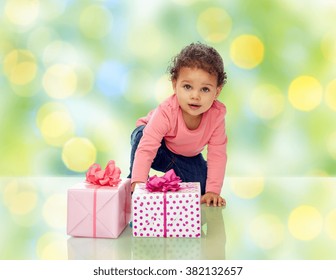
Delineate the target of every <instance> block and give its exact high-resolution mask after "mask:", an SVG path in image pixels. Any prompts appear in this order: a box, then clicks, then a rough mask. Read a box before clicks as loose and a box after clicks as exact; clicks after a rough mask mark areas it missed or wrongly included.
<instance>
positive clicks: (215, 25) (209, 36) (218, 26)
mask: <svg viewBox="0 0 336 280" xmlns="http://www.w3.org/2000/svg"><path fill="white" fill-rule="evenodd" d="M231 26H232V20H231V17H230V16H229V15H228V13H227V12H226V11H225V10H224V9H221V8H214V7H212V8H208V9H206V10H205V11H203V12H202V13H201V14H200V15H199V17H198V20H197V30H198V32H199V33H200V34H201V36H202V37H203V38H204V39H205V40H206V41H208V42H211V43H219V42H222V41H224V40H225V39H226V38H227V37H228V35H229V34H230V31H231Z"/></svg>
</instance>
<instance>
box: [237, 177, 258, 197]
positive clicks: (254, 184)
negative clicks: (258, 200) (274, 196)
mask: <svg viewBox="0 0 336 280" xmlns="http://www.w3.org/2000/svg"><path fill="white" fill-rule="evenodd" d="M231 189H232V191H233V192H234V193H235V194H236V195H237V196H238V197H240V198H244V199H252V198H255V197H256V196H258V195H260V194H261V193H262V191H263V190H264V178H263V177H251V178H239V179H232V183H231Z"/></svg>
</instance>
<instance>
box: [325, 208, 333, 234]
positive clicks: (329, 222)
mask: <svg viewBox="0 0 336 280" xmlns="http://www.w3.org/2000/svg"><path fill="white" fill-rule="evenodd" d="M325 229H326V232H327V234H328V236H329V237H330V238H331V239H333V240H336V209H334V210H332V211H330V212H329V213H328V215H327V217H326V220H325Z"/></svg>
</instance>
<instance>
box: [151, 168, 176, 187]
mask: <svg viewBox="0 0 336 280" xmlns="http://www.w3.org/2000/svg"><path fill="white" fill-rule="evenodd" d="M181 182H182V180H181V179H180V177H179V176H176V174H175V172H174V170H173V169H170V170H169V171H168V172H167V173H166V174H164V175H163V176H162V177H158V176H156V175H154V176H152V177H150V178H149V179H148V181H147V183H146V189H147V190H148V191H150V192H167V191H171V192H176V191H178V190H179V189H180V185H179V183H181Z"/></svg>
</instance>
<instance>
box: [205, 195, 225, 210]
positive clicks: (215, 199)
mask: <svg viewBox="0 0 336 280" xmlns="http://www.w3.org/2000/svg"><path fill="white" fill-rule="evenodd" d="M201 203H206V204H207V206H210V205H211V203H212V205H213V206H219V207H220V206H225V205H226V201H225V199H224V198H222V197H221V196H220V195H218V194H216V193H214V192H207V193H206V194H204V195H203V196H202V198H201Z"/></svg>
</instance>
